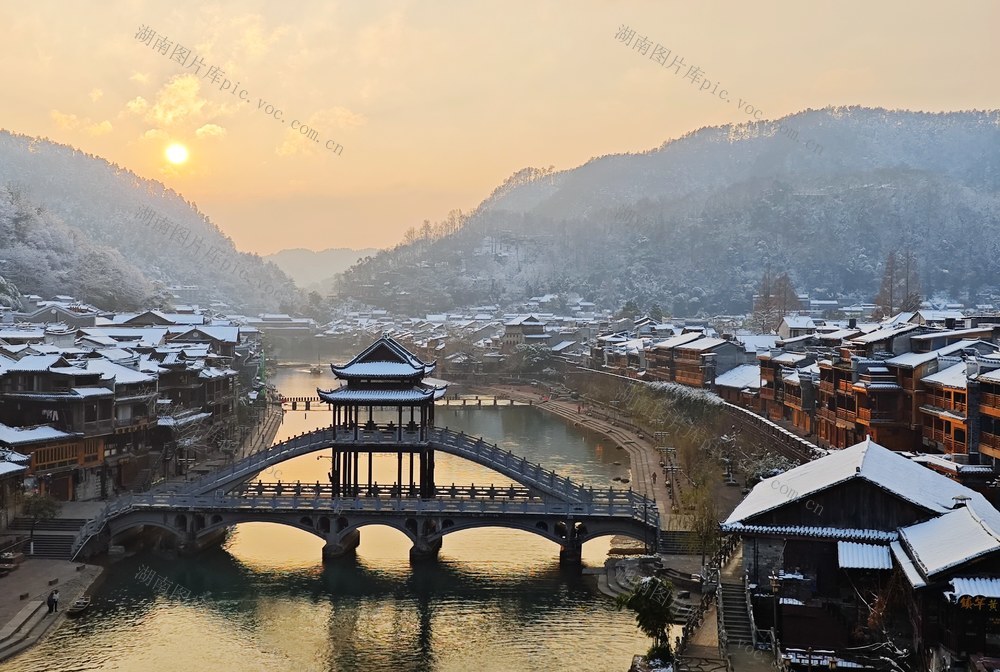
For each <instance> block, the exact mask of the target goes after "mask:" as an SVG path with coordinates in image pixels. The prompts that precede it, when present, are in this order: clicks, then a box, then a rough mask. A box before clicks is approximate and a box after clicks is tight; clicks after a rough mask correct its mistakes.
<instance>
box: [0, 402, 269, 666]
mask: <svg viewBox="0 0 1000 672" xmlns="http://www.w3.org/2000/svg"><path fill="white" fill-rule="evenodd" d="M283 418H284V411H283V410H282V409H281V407H280V406H279V405H277V404H272V405H268V406H267V408H266V411H265V413H264V415H263V417H262V418H261V421H260V422H259V423H257V425H256V426H255V427H254V429H253V431H251V432H250V433H249V434H248V435H247V436H246V437H244V440H243V444H242V445H241V446H240V447H239V449H238V451H237V452H236V453H235V454H234V455H233V456H227V455H225V454H224V453H222V452H221V451H216V452H214V453H209V454H205V455H204V456H203V457H202V459H201V460H199V461H198V462H196V463H195V464H193V465H192V468H191V469H190V470H189V471H188V473H187V474H186V475H183V476H175V477H172V478H170V479H166V480H162V481H160V482H159V483H158V484H157V486H156V487H165V488H169V487H170V486H171V484H176V483H182V482H184V481H186V480H188V479H190V478H195V477H197V475H198V474H199V473H200V472H201V471H203V470H206V469H215V468H217V467H219V466H222V465H223V464H225V463H227V462H228V461H229V460H231V459H239V458H240V457H241V456H246V455H249V454H252V453H254V452H257V451H259V450H262V449H264V448H266V447H268V446H270V445H271V443H272V442H273V441H274V437H275V435H276V434H277V432H278V430H279V428H280V427H281V423H282V420H283ZM110 501H113V500H108V501H85V502H65V503H64V504H63V506H62V507H61V509H60V512H59V515H58V517H60V518H85V519H90V518H94V517H96V516H97V515H98V514H99V513H100V511H101V510H102V509H103V508H104V507H105V506H106V505H107V504H108V503H109V502H110ZM112 568H113V565H110V566H107V567H102V566H100V565H95V564H82V563H79V562H71V561H69V560H53V559H47V558H31V557H28V558H27V559H25V560H24V562H22V563H21V564H20V565H19V566H18V568H17V569H16V570H14V571H12V572H11V573H10V574H8V575H7V576H5V577H2V578H0V661H3V660H5V659H7V658H10V657H13V656H15V655H17V654H18V653H21V652H22V651H24V650H26V649H28V648H30V647H31V646H33V645H35V644H37V643H38V642H39V641H41V640H42V639H43V638H44V637H45V636H46V635H47V634H48V633H49V632H54V631H55V630H56V629H57V628H58V626H59V625H61V624H62V622H63V620H64V619H65V618H66V614H65V609H66V608H68V607H69V606H70V605H71V604H72V603H73V602H74V601H75V600H76V599H77V598H79V597H81V596H82V595H85V594H88V593H91V592H92V591H94V590H96V588H97V587H98V586H99V585H100V584H101V583H102V582H103V580H104V578H105V577H106V576H107V575H108V573H109V572H111V571H113V569H112ZM56 588H58V589H59V592H60V600H59V613H58V614H55V615H49V614H48V608H47V606H46V603H45V600H46V598H47V597H48V594H49V593H50V592H51V591H52V590H54V589H56Z"/></svg>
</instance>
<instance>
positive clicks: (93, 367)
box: [87, 359, 156, 385]
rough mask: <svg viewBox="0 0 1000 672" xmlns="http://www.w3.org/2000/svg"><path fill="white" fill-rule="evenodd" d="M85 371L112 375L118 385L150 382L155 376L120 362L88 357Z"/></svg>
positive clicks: (105, 376)
mask: <svg viewBox="0 0 1000 672" xmlns="http://www.w3.org/2000/svg"><path fill="white" fill-rule="evenodd" d="M87 371H88V372H90V373H100V374H101V375H102V377H104V378H107V377H109V376H113V377H114V379H115V383H116V384H118V385H131V384H135V383H151V382H153V381H155V380H156V376H151V375H149V374H146V373H142V372H141V371H136V370H135V369H130V368H129V367H127V366H122V365H121V364H115V363H114V362H111V361H108V360H106V359H88V360H87Z"/></svg>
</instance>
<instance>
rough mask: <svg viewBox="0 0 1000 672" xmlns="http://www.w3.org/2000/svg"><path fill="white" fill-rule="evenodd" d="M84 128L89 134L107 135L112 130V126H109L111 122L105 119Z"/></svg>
mask: <svg viewBox="0 0 1000 672" xmlns="http://www.w3.org/2000/svg"><path fill="white" fill-rule="evenodd" d="M86 130H87V133H88V134H90V135H107V134H108V133H110V132H111V131H112V130H114V128H113V127H112V126H111V122H110V121H108V120H107V119H105V120H104V121H102V122H101V123H99V124H91V125H90V126H87V129H86Z"/></svg>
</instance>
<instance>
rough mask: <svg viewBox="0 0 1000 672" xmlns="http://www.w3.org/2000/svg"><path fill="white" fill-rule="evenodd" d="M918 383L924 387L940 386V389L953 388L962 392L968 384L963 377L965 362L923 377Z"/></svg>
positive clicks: (966, 379) (967, 380)
mask: <svg viewBox="0 0 1000 672" xmlns="http://www.w3.org/2000/svg"><path fill="white" fill-rule="evenodd" d="M920 382H922V383H924V384H925V385H940V386H942V387H953V388H955V389H959V390H964V389H965V388H966V384H967V383H968V382H969V379H968V378H966V376H965V362H959V363H958V364H954V365H952V366H949V367H948V368H946V369H942V370H941V371H938V372H937V373H932V374H931V375H929V376H924V377H923V378H921V379H920Z"/></svg>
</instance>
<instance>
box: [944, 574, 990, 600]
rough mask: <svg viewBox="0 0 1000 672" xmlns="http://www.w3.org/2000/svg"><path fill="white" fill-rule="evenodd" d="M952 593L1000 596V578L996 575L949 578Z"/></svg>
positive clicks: (956, 596) (959, 595)
mask: <svg viewBox="0 0 1000 672" xmlns="http://www.w3.org/2000/svg"><path fill="white" fill-rule="evenodd" d="M951 590H952V595H953V596H954V598H955V599H956V600H957V599H958V598H960V597H965V596H969V597H1000V579H998V578H996V577H990V578H982V577H970V578H964V577H957V576H956V577H955V578H953V579H952V580H951Z"/></svg>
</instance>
